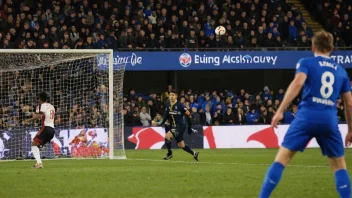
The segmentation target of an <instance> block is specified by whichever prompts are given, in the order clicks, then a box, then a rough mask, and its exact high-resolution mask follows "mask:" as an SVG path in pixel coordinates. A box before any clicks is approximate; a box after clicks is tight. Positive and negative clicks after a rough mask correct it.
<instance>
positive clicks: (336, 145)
mask: <svg viewBox="0 0 352 198" xmlns="http://www.w3.org/2000/svg"><path fill="white" fill-rule="evenodd" d="M312 138H315V139H316V140H317V142H318V144H319V146H320V149H321V151H322V153H323V155H327V156H328V157H342V156H343V155H344V145H343V141H342V137H341V133H340V131H339V127H338V124H337V123H333V124H332V123H308V122H307V121H304V120H303V119H295V120H293V122H292V123H291V126H290V127H289V129H288V131H287V133H286V135H285V137H284V140H283V142H282V145H281V146H283V147H285V148H287V149H289V150H290V151H301V152H303V151H304V149H305V148H306V146H307V145H308V143H309V141H310V140H311V139H312Z"/></svg>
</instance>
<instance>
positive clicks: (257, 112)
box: [123, 85, 345, 126]
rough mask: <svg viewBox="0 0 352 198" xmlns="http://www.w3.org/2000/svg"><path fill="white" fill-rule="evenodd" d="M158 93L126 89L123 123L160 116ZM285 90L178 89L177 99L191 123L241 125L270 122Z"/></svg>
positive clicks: (288, 115) (290, 116)
mask: <svg viewBox="0 0 352 198" xmlns="http://www.w3.org/2000/svg"><path fill="white" fill-rule="evenodd" d="M170 90H172V86H171V85H169V86H168V91H166V92H164V93H162V94H155V93H152V94H146V95H145V94H137V93H136V92H135V90H134V89H130V91H129V94H128V95H126V96H125V97H124V110H123V115H124V124H125V125H127V126H150V124H151V121H152V120H155V121H157V122H159V121H161V120H162V119H163V116H162V115H163V112H164V106H165V103H166V102H167V101H168V96H169V91H170ZM284 94H285V92H284V89H279V90H278V91H277V92H274V91H273V90H270V89H269V87H267V86H265V87H264V89H263V90H262V91H259V92H258V93H255V94H250V93H247V92H246V91H245V89H241V90H240V91H239V92H238V93H236V92H233V91H230V90H223V91H217V90H213V91H207V90H206V91H204V92H198V91H193V90H192V89H189V90H186V91H185V90H181V91H180V93H179V97H178V100H179V101H180V102H181V103H183V104H184V106H185V107H186V108H187V109H188V110H189V111H190V112H192V124H193V125H202V126H206V125H207V126H212V125H215V126H216V125H245V124H248V125H250V124H270V123H271V119H272V117H273V115H274V113H275V111H276V110H277V109H278V107H279V105H280V103H281V101H282V99H283V96H284ZM298 104H299V99H298V98H297V99H295V100H294V102H293V103H292V104H291V105H290V107H289V108H288V109H287V110H286V112H285V113H284V119H283V120H282V121H281V123H282V124H290V123H291V122H292V121H293V120H294V119H295V117H296V112H297V107H298ZM336 106H337V109H338V112H337V114H338V117H339V121H340V122H344V121H345V118H344V111H343V109H344V107H343V104H342V102H341V100H339V101H338V103H337V104H336Z"/></svg>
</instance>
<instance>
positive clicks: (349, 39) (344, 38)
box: [302, 0, 352, 47]
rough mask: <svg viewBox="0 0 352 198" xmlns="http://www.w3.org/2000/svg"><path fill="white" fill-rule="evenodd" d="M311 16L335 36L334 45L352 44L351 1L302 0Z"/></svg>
mask: <svg viewBox="0 0 352 198" xmlns="http://www.w3.org/2000/svg"><path fill="white" fill-rule="evenodd" d="M302 3H303V4H305V6H306V7H307V9H308V10H309V11H310V12H311V13H312V16H313V17H314V18H315V19H317V20H319V21H320V23H321V24H322V25H323V27H324V28H325V29H327V30H329V31H331V32H332V33H333V35H334V37H335V47H345V46H347V47H350V46H351V45H352V27H351V25H352V24H351V20H352V2H351V1H343V0H335V1H329V0H312V1H302Z"/></svg>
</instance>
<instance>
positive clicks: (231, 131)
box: [204, 124, 347, 149]
mask: <svg viewBox="0 0 352 198" xmlns="http://www.w3.org/2000/svg"><path fill="white" fill-rule="evenodd" d="M288 127H289V125H279V127H278V128H277V129H273V128H271V127H270V126H269V125H251V126H218V127H211V126H209V127H204V148H211V149H214V148H279V146H280V145H281V143H282V141H283V139H284V136H285V134H286V131H287V129H288ZM339 128H340V131H341V135H342V137H344V136H345V135H346V134H347V125H346V124H340V125H339ZM318 147H319V145H318V143H317V141H316V140H315V138H314V139H312V140H311V141H310V142H309V143H308V145H307V148H318Z"/></svg>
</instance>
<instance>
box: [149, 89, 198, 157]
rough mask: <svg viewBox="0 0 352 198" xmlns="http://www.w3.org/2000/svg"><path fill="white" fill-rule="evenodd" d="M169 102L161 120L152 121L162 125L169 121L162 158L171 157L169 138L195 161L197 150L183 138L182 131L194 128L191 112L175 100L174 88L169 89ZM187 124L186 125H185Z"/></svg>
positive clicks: (190, 131) (190, 130)
mask: <svg viewBox="0 0 352 198" xmlns="http://www.w3.org/2000/svg"><path fill="white" fill-rule="evenodd" d="M169 98H170V103H169V104H167V106H166V109H165V114H164V118H163V121H162V122H160V123H156V122H154V121H153V125H154V126H155V125H158V126H162V125H164V124H165V122H166V121H168V122H169V123H170V127H169V130H168V132H167V133H166V134H165V144H166V148H167V150H168V153H167V154H166V156H165V157H164V160H168V159H171V158H172V150H171V140H172V139H175V140H176V141H177V145H178V146H179V147H180V148H182V149H183V150H184V151H186V152H187V153H189V154H191V155H192V156H193V158H194V160H195V161H198V155H199V152H195V151H193V150H192V149H191V148H190V147H189V146H188V145H187V144H185V142H184V139H183V133H184V132H185V130H186V129H187V128H188V134H191V133H192V132H193V131H194V130H193V129H192V124H191V113H190V112H189V111H188V110H187V108H185V107H184V106H183V104H181V103H180V102H179V101H177V93H176V91H175V90H172V91H170V95H169ZM187 126H188V127H187Z"/></svg>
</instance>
